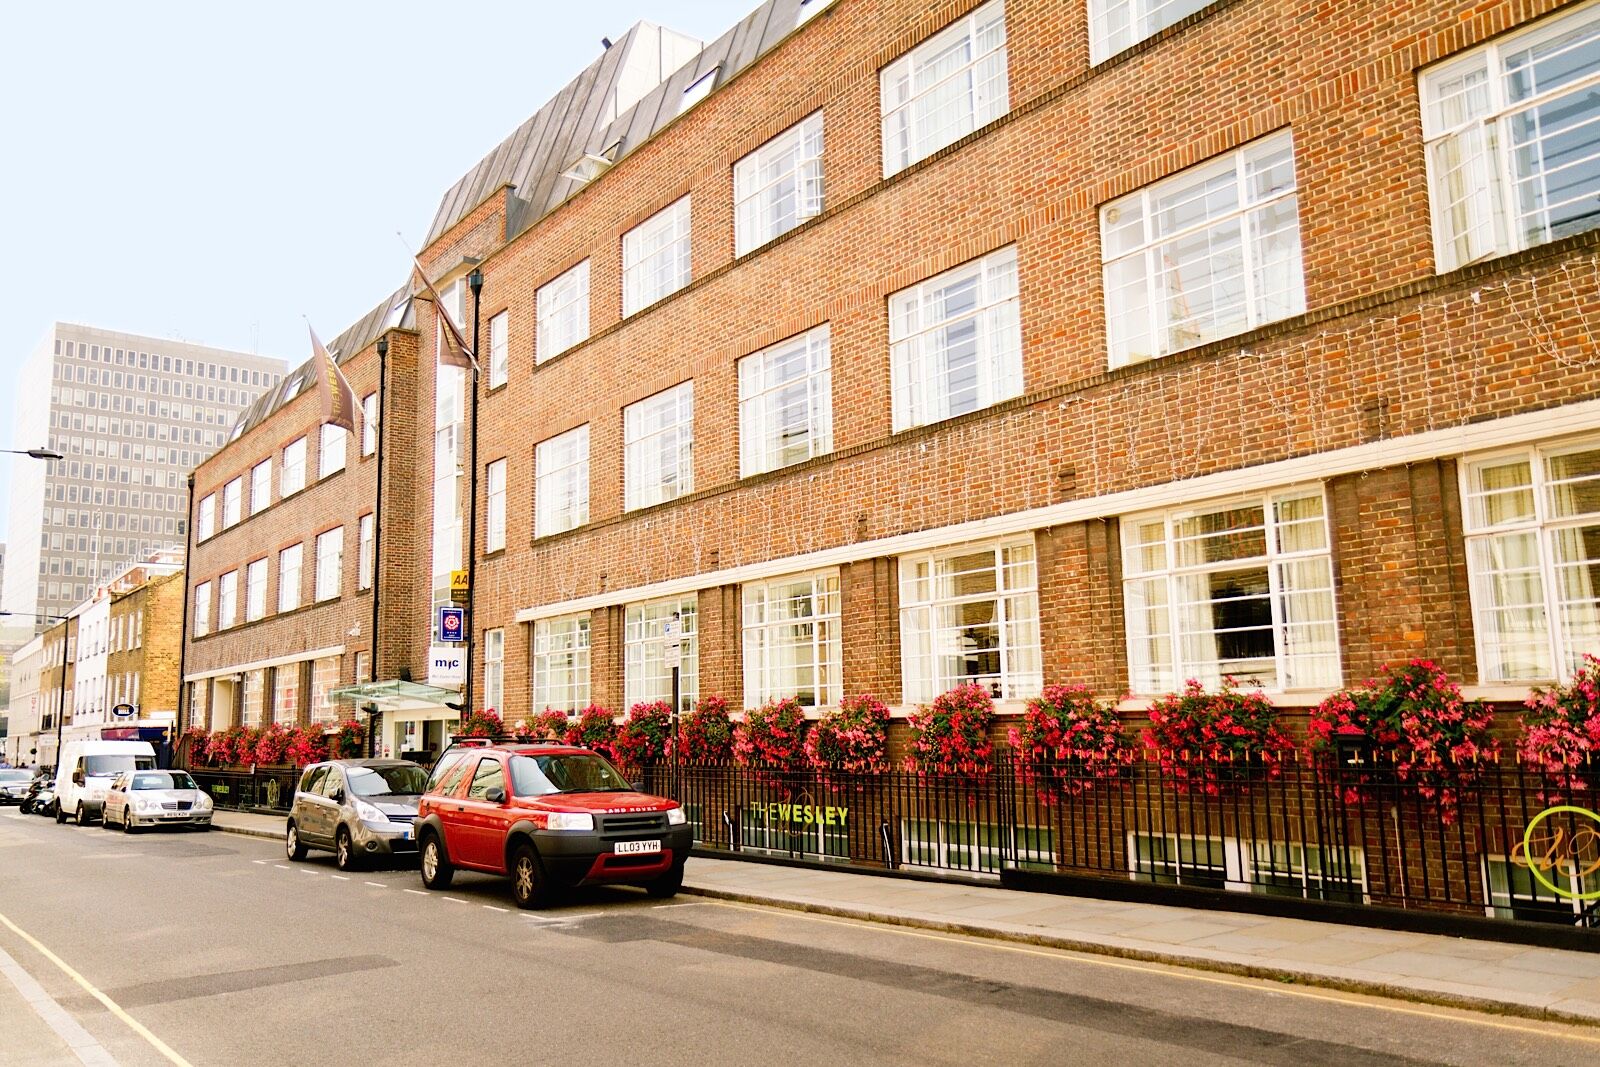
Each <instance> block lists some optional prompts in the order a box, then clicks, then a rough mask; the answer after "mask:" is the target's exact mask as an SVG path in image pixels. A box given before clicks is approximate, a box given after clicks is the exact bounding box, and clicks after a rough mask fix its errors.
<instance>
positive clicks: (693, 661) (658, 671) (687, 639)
mask: <svg viewBox="0 0 1600 1067" xmlns="http://www.w3.org/2000/svg"><path fill="white" fill-rule="evenodd" d="M674 611H676V612H677V613H678V623H679V635H678V641H679V649H680V653H679V656H680V660H679V668H678V697H679V707H680V709H687V708H692V707H693V706H694V702H695V700H696V698H698V696H699V695H700V642H699V639H698V634H699V624H698V619H699V598H698V597H697V596H696V595H695V594H694V593H689V594H686V595H684V596H681V597H668V598H665V599H661V600H647V601H641V602H637V603H633V604H629V605H628V606H627V607H626V608H625V609H624V612H623V642H622V649H623V672H622V674H623V684H622V688H623V703H624V704H626V705H627V706H628V707H630V708H631V707H633V706H634V705H635V704H638V703H642V702H648V701H653V700H664V701H667V702H669V703H670V702H671V700H672V672H671V670H670V669H669V668H668V667H667V666H666V660H665V651H666V645H667V641H668V637H667V635H666V629H665V627H666V624H667V623H668V622H669V621H671V619H672V613H673V612H674Z"/></svg>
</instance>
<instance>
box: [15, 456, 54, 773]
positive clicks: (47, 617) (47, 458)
mask: <svg viewBox="0 0 1600 1067" xmlns="http://www.w3.org/2000/svg"><path fill="white" fill-rule="evenodd" d="M0 452H5V453H8V454H10V455H13V456H27V457H28V458H29V459H42V460H44V461H45V462H47V463H48V462H51V461H52V460H58V459H65V458H66V457H65V456H63V455H62V454H61V453H60V452H57V451H56V450H55V449H53V448H25V449H16V448H5V449H0ZM0 615H5V616H16V615H21V616H23V617H25V618H32V619H34V620H35V621H37V620H39V619H45V620H48V621H50V622H60V623H65V622H66V621H67V617H66V616H64V615H37V614H34V613H32V612H16V611H0ZM66 715H67V628H66V627H65V626H62V628H61V706H60V707H59V708H57V709H56V759H58V760H59V759H60V758H61V721H62V720H63V719H64V718H66Z"/></svg>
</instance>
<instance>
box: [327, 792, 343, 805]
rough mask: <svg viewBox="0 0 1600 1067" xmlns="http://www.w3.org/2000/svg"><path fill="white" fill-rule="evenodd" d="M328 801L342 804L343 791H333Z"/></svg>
mask: <svg viewBox="0 0 1600 1067" xmlns="http://www.w3.org/2000/svg"><path fill="white" fill-rule="evenodd" d="M328 799H329V800H331V801H333V802H334V803H335V804H343V803H344V790H343V789H335V790H334V791H333V795H332V796H331V797H329V798H328Z"/></svg>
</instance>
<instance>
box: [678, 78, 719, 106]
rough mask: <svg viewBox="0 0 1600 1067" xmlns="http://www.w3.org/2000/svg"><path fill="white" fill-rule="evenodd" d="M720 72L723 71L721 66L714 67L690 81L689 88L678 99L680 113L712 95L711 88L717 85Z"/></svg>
mask: <svg viewBox="0 0 1600 1067" xmlns="http://www.w3.org/2000/svg"><path fill="white" fill-rule="evenodd" d="M720 73H722V68H721V67H712V68H711V70H710V71H709V72H707V73H705V74H702V75H700V77H698V78H696V79H695V80H694V81H693V82H692V83H690V85H689V88H687V89H685V90H684V91H683V99H682V100H680V101H678V114H680V115H681V114H683V113H684V112H685V111H688V110H689V109H690V108H692V107H694V106H695V105H696V104H698V103H699V102H700V101H702V100H704V99H705V98H706V97H708V96H710V95H711V90H713V89H715V88H716V87H717V75H718V74H720Z"/></svg>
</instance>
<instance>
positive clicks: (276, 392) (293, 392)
mask: <svg viewBox="0 0 1600 1067" xmlns="http://www.w3.org/2000/svg"><path fill="white" fill-rule="evenodd" d="M413 324H414V319H413V316H412V313H411V286H410V281H409V279H408V280H407V284H406V286H405V287H403V288H400V289H396V290H395V291H394V292H393V293H391V294H390V295H389V296H388V297H387V298H385V299H384V300H383V301H382V302H381V303H379V304H378V305H377V306H375V307H374V308H373V309H372V310H371V311H369V312H367V313H366V314H365V315H363V316H361V319H360V320H359V321H358V322H356V324H355V325H354V326H351V327H350V328H349V329H347V330H345V331H344V332H343V333H341V334H340V335H339V336H338V337H335V338H334V339H333V340H332V341H331V342H329V344H328V354H329V355H331V356H332V357H333V361H334V362H335V363H343V362H345V361H346V360H347V359H349V358H350V357H352V356H354V355H355V354H356V353H357V352H360V351H361V350H362V349H364V348H366V347H367V346H368V345H370V344H371V343H372V342H374V341H376V340H377V339H378V338H379V337H380V336H382V335H383V333H384V331H386V330H389V329H392V328H393V327H395V326H411V325H413ZM308 343H309V342H308ZM310 380H311V360H310V359H307V360H306V361H305V362H304V363H302V364H300V365H299V366H298V367H296V368H295V369H294V370H292V371H290V372H289V373H288V374H285V375H284V376H283V380H282V381H280V382H279V383H278V384H277V385H276V386H274V387H273V388H271V389H268V390H267V391H266V392H265V393H262V394H261V395H260V396H258V397H256V401H255V403H253V404H251V405H250V406H249V407H247V408H245V409H244V411H243V412H242V413H241V414H240V415H239V418H238V420H237V421H236V422H235V423H234V424H233V430H232V432H230V433H229V434H228V440H229V441H235V440H237V439H238V438H239V437H240V436H241V435H242V434H243V433H244V432H245V431H246V430H248V429H250V428H251V427H253V426H256V425H258V424H259V423H261V422H262V421H263V420H265V419H266V417H267V416H268V415H271V414H272V413H273V412H274V411H277V410H278V409H279V408H281V407H282V406H283V405H285V404H287V403H288V402H289V401H291V400H293V399H294V398H295V397H297V396H299V395H300V391H301V390H302V389H304V388H305V386H306V384H307V383H309V382H310ZM224 447H226V446H224Z"/></svg>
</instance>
